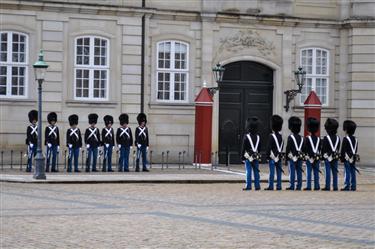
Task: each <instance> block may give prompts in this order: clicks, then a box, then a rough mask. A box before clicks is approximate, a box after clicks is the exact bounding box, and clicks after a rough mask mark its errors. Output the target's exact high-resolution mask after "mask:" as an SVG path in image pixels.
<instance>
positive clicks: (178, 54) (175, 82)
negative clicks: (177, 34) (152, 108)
mask: <svg viewBox="0 0 375 249" xmlns="http://www.w3.org/2000/svg"><path fill="white" fill-rule="evenodd" d="M188 54H189V46H188V45H187V44H186V43H184V42H180V41H162V42H159V43H158V44H157V72H156V79H157V96H156V98H157V100H158V101H169V102H170V101H174V102H187V99H188V96H187V95H188V94H187V89H188V78H189V66H188V65H189V62H188Z"/></svg>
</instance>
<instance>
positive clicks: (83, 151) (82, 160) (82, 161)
mask: <svg viewBox="0 0 375 249" xmlns="http://www.w3.org/2000/svg"><path fill="white" fill-rule="evenodd" d="M84 153H85V150H82V157H81V169H82V170H83V166H84V164H85V161H84V159H83V158H84V157H83V156H84ZM86 154H87V153H86ZM86 156H87V155H86Z"/></svg>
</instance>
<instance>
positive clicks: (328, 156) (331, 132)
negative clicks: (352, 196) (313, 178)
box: [322, 118, 340, 191]
mask: <svg viewBox="0 0 375 249" xmlns="http://www.w3.org/2000/svg"><path fill="white" fill-rule="evenodd" d="M338 127H339V123H338V122H337V120H336V119H333V118H328V119H327V121H326V122H325V124H324V128H325V129H326V132H327V136H325V137H324V138H323V142H322V155H323V158H324V163H325V175H326V186H325V187H324V188H323V189H322V190H323V191H330V186H331V171H332V181H333V191H337V190H338V176H337V174H338V172H339V171H338V167H337V163H338V160H339V158H340V153H339V150H340V137H339V136H337V135H336V134H337V128H338Z"/></svg>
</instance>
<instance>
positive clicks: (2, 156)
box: [1, 151, 4, 170]
mask: <svg viewBox="0 0 375 249" xmlns="http://www.w3.org/2000/svg"><path fill="white" fill-rule="evenodd" d="M1 170H4V151H1Z"/></svg>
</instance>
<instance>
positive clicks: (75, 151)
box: [68, 147, 80, 172]
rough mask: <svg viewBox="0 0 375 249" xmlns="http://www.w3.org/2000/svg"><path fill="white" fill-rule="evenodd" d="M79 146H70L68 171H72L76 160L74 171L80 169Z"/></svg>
mask: <svg viewBox="0 0 375 249" xmlns="http://www.w3.org/2000/svg"><path fill="white" fill-rule="evenodd" d="M79 149H80V148H79V147H77V148H69V156H68V172H72V161H73V160H74V171H78V158H79Z"/></svg>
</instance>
